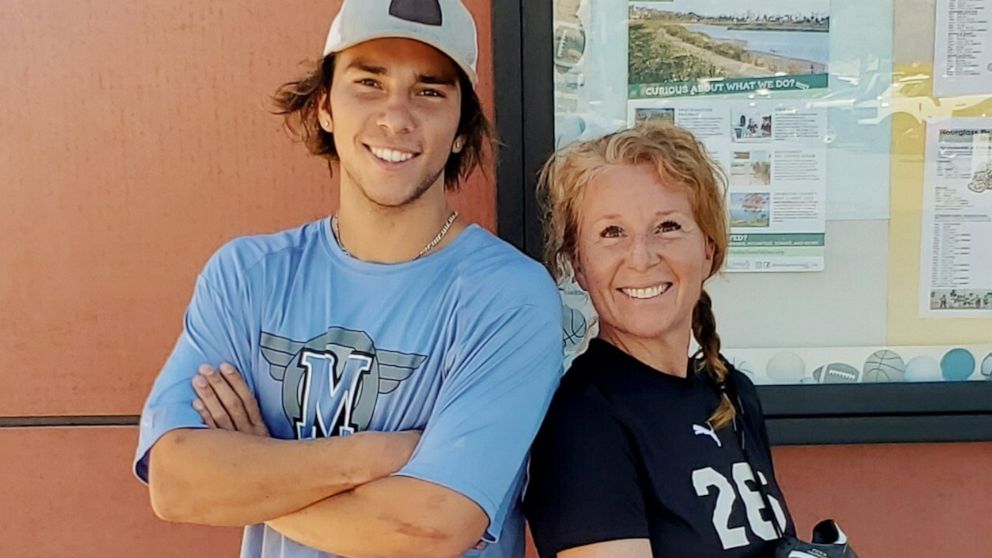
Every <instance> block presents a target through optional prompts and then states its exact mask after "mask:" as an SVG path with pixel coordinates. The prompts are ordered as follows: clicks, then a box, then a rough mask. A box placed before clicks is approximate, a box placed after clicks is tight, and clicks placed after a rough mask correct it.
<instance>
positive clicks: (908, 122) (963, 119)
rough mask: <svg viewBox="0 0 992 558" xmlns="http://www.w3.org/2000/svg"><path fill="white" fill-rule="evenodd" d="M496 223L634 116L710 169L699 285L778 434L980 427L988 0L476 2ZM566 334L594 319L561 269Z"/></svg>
mask: <svg viewBox="0 0 992 558" xmlns="http://www.w3.org/2000/svg"><path fill="white" fill-rule="evenodd" d="M493 17H494V53H495V55H494V56H495V60H494V62H495V80H496V87H497V95H496V99H497V106H496V118H497V125H498V127H499V131H500V134H501V138H502V140H503V143H504V148H503V150H502V154H501V163H500V165H499V168H498V174H497V180H498V192H499V193H498V196H499V226H500V234H501V235H502V236H503V237H504V238H507V239H508V240H510V241H511V242H514V243H515V244H517V245H518V246H520V247H521V248H523V249H524V250H526V251H527V252H528V253H530V254H531V255H533V256H535V257H538V256H539V254H540V242H541V228H540V219H539V215H538V209H537V206H536V200H535V199H534V194H533V192H534V184H535V178H536V173H537V170H538V168H539V167H540V165H541V164H542V163H543V162H544V161H545V160H546V159H547V157H548V156H549V155H550V154H551V153H552V151H553V150H554V149H555V148H557V147H560V146H562V145H565V144H567V143H568V142H571V141H574V140H577V139H587V138H592V137H596V136H599V135H602V134H604V133H608V132H611V131H614V130H617V129H619V128H622V127H625V126H630V125H634V124H635V123H638V122H642V121H660V122H667V123H670V124H674V125H677V126H680V127H683V128H686V129H689V130H691V131H692V132H693V133H694V134H695V135H696V136H697V138H699V140H700V141H701V142H702V143H703V144H704V145H705V146H706V148H707V150H708V151H709V153H710V154H711V155H712V156H713V157H714V159H715V160H716V161H717V162H718V163H719V164H720V166H721V168H722V169H723V171H724V173H725V176H726V179H727V185H728V193H727V201H728V209H729V215H728V219H729V222H730V226H731V246H730V251H729V254H728V259H727V262H726V265H725V269H724V272H723V273H722V274H721V275H720V276H719V277H717V278H715V279H714V280H712V281H711V282H710V283H709V284H708V287H707V289H708V290H709V291H710V292H711V294H712V296H713V299H714V308H715V312H716V316H717V320H718V324H719V330H720V332H721V337H722V338H723V341H724V343H723V345H724V351H723V352H724V354H725V355H726V356H727V358H728V359H729V360H731V361H732V362H733V363H734V364H735V365H736V366H737V367H738V368H739V369H740V370H742V371H743V372H745V373H746V374H748V375H749V376H750V377H751V378H752V380H753V381H754V382H755V383H756V384H758V386H759V392H760V394H761V397H762V400H763V404H764V407H765V411H766V414H767V415H768V418H769V429H770V433H771V435H772V437H773V439H774V441H776V442H777V443H849V442H884V441H942V440H988V439H992V381H990V380H992V31H990V29H992V28H990V26H989V25H988V21H989V20H990V18H992V2H990V1H988V0H914V1H911V2H894V0H880V1H877V2H862V1H859V0H832V1H831V0H790V1H785V0H751V1H748V2H733V3H728V2H719V1H715V0H656V1H630V2H628V1H622V0H543V1H533V2H524V1H520V2H506V3H499V4H497V3H494V8H493ZM561 288H562V292H563V295H564V296H563V298H564V301H565V309H564V318H565V327H566V332H565V338H566V342H567V345H568V347H567V349H568V350H569V352H570V353H574V352H575V351H581V350H582V348H583V346H584V342H585V340H586V339H588V337H589V336H591V335H594V333H595V324H596V318H595V315H594V312H592V309H591V306H590V305H589V304H588V302H587V301H586V299H585V297H584V296H583V294H582V293H581V290H580V289H578V287H577V286H575V285H574V284H570V283H567V282H566V283H563V284H562V285H561Z"/></svg>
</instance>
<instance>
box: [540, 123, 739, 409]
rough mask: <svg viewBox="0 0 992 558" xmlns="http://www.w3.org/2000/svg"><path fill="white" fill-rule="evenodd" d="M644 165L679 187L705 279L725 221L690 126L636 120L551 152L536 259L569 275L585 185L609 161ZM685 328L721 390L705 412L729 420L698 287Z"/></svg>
mask: <svg viewBox="0 0 992 558" xmlns="http://www.w3.org/2000/svg"><path fill="white" fill-rule="evenodd" d="M618 165H650V166H651V167H653V168H654V169H655V170H656V171H657V173H658V176H659V178H661V179H662V180H666V181H671V182H672V183H674V184H677V185H680V186H682V187H684V188H685V189H686V191H687V192H688V194H689V201H690V204H691V205H692V215H693V218H694V219H695V221H696V223H697V224H698V225H699V228H700V230H701V231H702V232H703V235H705V236H706V239H707V242H709V243H710V244H711V245H712V247H713V266H712V268H711V270H710V277H711V276H712V275H714V274H715V273H716V272H717V271H719V270H720V268H721V266H722V265H723V261H724V258H725V257H726V254H727V245H728V243H729V236H728V233H729V228H728V227H729V225H728V223H727V210H726V201H725V197H726V190H727V188H726V176H725V175H724V173H723V171H722V170H721V169H720V167H719V166H717V164H716V163H715V162H714V161H713V159H712V158H710V156H709V155H707V153H706V149H705V147H703V145H702V144H701V143H700V142H699V141H698V140H697V139H696V138H695V136H693V135H692V134H691V133H690V132H688V131H686V130H683V129H681V128H677V127H675V126H670V125H657V124H640V125H638V126H635V127H634V128H629V129H625V130H621V131H619V132H614V133H612V134H608V135H606V136H603V137H601V138H598V139H594V140H589V141H581V142H576V143H573V144H571V145H568V146H566V147H564V148H562V149H561V150H559V151H558V152H557V153H555V154H554V155H552V156H551V158H549V159H548V161H547V162H546V163H545V164H544V167H543V168H542V169H541V174H540V178H539V180H538V197H539V199H540V201H541V209H542V213H543V216H544V259H545V263H546V265H547V266H548V268H549V269H550V270H551V273H552V275H554V276H555V278H556V279H559V280H561V279H566V278H571V276H572V274H573V270H572V262H573V261H574V260H575V258H576V257H577V255H578V254H577V246H578V222H579V208H580V207H581V205H582V197H583V193H584V191H585V187H586V185H588V184H589V182H591V181H592V180H593V179H594V178H595V177H596V176H597V175H599V174H600V173H602V172H604V171H606V170H607V169H609V168H610V167H611V166H618ZM692 333H693V335H694V336H695V338H696V341H697V342H698V343H699V347H700V352H701V353H702V356H703V361H704V362H705V364H706V369H707V370H708V371H709V373H710V374H711V376H712V379H713V380H714V382H715V383H716V385H717V386H718V388H719V389H720V391H721V401H720V406H719V407H718V408H717V410H716V411H715V412H714V413H713V416H712V417H710V422H711V424H712V425H713V426H714V427H715V428H722V427H723V426H726V425H727V424H729V423H730V422H731V421H732V420H733V418H734V414H735V413H734V406H733V404H732V403H731V401H730V398H729V397H728V396H727V393H726V390H725V389H724V387H725V385H726V376H727V373H728V368H727V365H726V364H725V363H724V361H723V360H722V359H721V358H720V336H719V335H717V332H716V319H715V318H714V316H713V308H712V300H711V299H710V296H709V294H707V292H706V290H705V289H703V290H702V291H701V292H700V296H699V300H698V301H697V302H696V306H695V307H694V308H693V311H692Z"/></svg>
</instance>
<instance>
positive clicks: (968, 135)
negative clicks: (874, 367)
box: [920, 118, 992, 318]
mask: <svg viewBox="0 0 992 558" xmlns="http://www.w3.org/2000/svg"><path fill="white" fill-rule="evenodd" d="M990 256H992V118H947V119H940V120H931V121H928V122H927V138H926V163H925V168H924V179H923V229H922V235H921V245H920V314H921V315H922V316H924V317H953V318H963V317H975V318H992V257H990Z"/></svg>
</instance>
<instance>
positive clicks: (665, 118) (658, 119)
mask: <svg viewBox="0 0 992 558" xmlns="http://www.w3.org/2000/svg"><path fill="white" fill-rule="evenodd" d="M634 123H635V124H644V123H650V124H670V125H672V126H674V125H675V109H674V108H671V107H665V108H640V107H638V108H636V109H634Z"/></svg>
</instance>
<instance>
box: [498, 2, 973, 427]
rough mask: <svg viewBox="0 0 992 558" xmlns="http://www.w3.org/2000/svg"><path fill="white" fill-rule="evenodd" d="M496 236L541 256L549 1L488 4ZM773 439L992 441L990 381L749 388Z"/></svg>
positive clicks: (549, 135)
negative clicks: (538, 190)
mask: <svg viewBox="0 0 992 558" xmlns="http://www.w3.org/2000/svg"><path fill="white" fill-rule="evenodd" d="M492 16H493V42H494V44H493V52H494V81H495V87H496V89H497V94H496V95H495V115H496V127H497V131H498V133H499V137H500V140H501V144H502V145H501V149H500V156H499V159H498V161H497V166H496V180H497V184H498V188H497V224H498V230H499V234H500V236H501V237H502V238H504V239H505V240H507V241H508V242H510V243H512V244H514V245H515V246H517V247H518V248H520V249H521V250H523V251H524V252H526V253H527V254H528V255H530V256H531V257H534V258H536V259H540V257H541V242H542V237H541V235H542V229H541V224H540V218H539V209H538V205H537V200H536V198H535V187H536V182H537V174H538V171H539V169H540V167H541V165H542V164H543V162H544V161H545V160H546V158H547V157H548V156H549V155H550V154H551V152H552V151H553V147H554V126H555V123H554V113H555V107H554V83H553V66H554V61H553V52H552V44H553V37H552V33H553V6H552V2H551V1H550V0H544V1H538V2H535V1H526V0H517V1H509V0H508V1H506V2H503V1H501V2H493V7H492ZM758 393H759V396H760V398H761V401H762V405H763V408H764V411H765V416H766V420H767V424H768V430H769V436H770V438H771V440H772V443H773V444H777V445H800V444H854V443H900V442H961V441H988V440H992V382H958V383H952V382H924V383H900V384H852V385H828V384H817V385H762V386H758Z"/></svg>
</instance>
